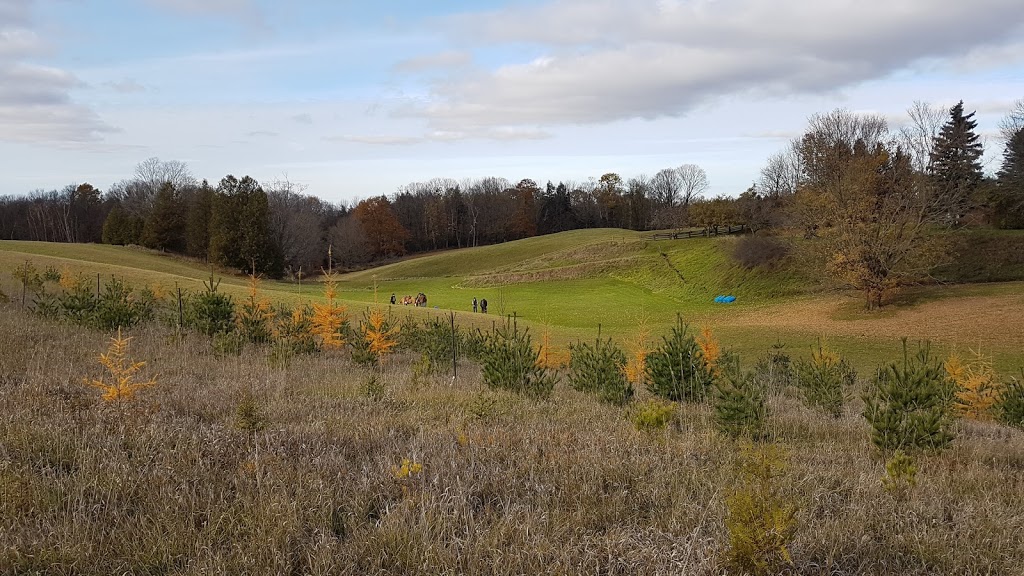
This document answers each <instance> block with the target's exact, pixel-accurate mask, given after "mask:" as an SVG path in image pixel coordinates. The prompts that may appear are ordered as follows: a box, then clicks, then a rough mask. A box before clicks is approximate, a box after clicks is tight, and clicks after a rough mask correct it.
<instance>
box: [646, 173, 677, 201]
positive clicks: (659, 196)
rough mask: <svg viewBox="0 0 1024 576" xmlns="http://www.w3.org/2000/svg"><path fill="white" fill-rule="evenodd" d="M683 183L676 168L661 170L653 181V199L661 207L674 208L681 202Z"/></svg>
mask: <svg viewBox="0 0 1024 576" xmlns="http://www.w3.org/2000/svg"><path fill="white" fill-rule="evenodd" d="M682 187H683V183H682V181H681V180H680V178H679V171H678V170H676V169H674V168H665V169H663V170H659V171H658V173H657V174H655V175H654V178H652V179H651V198H652V200H654V201H655V202H656V203H658V204H660V205H661V206H673V205H675V203H676V202H678V201H679V191H680V190H681V189H682Z"/></svg>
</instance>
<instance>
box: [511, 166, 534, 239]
mask: <svg viewBox="0 0 1024 576" xmlns="http://www.w3.org/2000/svg"><path fill="white" fill-rule="evenodd" d="M513 194H514V195H515V202H516V211H515V214H513V215H512V234H513V236H514V237H515V238H529V237H531V236H536V235H537V204H536V198H537V197H538V196H539V195H540V188H539V187H537V183H536V182H534V181H533V180H530V179H529V178H526V179H523V180H521V181H520V182H519V184H516V187H515V188H514V190H513Z"/></svg>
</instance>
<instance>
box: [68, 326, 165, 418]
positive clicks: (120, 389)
mask: <svg viewBox="0 0 1024 576" xmlns="http://www.w3.org/2000/svg"><path fill="white" fill-rule="evenodd" d="M131 340H132V339H131V338H126V337H123V336H122V335H121V329H120V328H118V329H117V336H114V337H113V338H111V339H110V345H109V346H108V348H107V353H106V354H100V358H99V360H100V364H102V365H103V367H104V368H105V369H106V371H107V372H108V375H109V378H108V377H107V376H102V377H100V378H99V379H92V380H90V379H88V378H87V379H86V380H85V382H86V384H89V385H90V386H93V387H94V388H99V389H100V390H101V391H102V392H103V399H104V400H106V401H107V402H123V401H126V400H131V399H132V397H134V396H135V393H136V392H138V391H139V390H141V389H143V388H148V387H150V386H154V385H155V384H156V378H150V379H149V380H144V381H143V380H138V379H137V376H138V373H139V371H140V370H142V368H143V367H145V365H146V363H145V362H135V361H134V360H132V359H131V357H129V356H128V348H129V346H130V345H131Z"/></svg>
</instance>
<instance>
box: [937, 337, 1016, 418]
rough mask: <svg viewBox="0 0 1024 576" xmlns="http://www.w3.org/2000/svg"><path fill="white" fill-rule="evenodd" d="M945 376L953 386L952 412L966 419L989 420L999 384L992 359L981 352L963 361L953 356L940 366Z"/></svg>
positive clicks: (997, 398) (999, 391)
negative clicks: (953, 403) (953, 400)
mask: <svg viewBox="0 0 1024 576" xmlns="http://www.w3.org/2000/svg"><path fill="white" fill-rule="evenodd" d="M943 368H945V369H946V374H948V375H949V378H950V380H952V381H953V383H954V385H955V386H956V389H955V395H956V396H955V408H956V411H957V412H958V413H959V414H960V415H961V416H964V417H966V418H971V419H973V420H988V419H990V418H992V407H993V406H995V404H996V402H998V401H999V396H1000V393H1001V392H1002V382H1000V381H999V375H998V374H996V371H995V368H993V366H992V359H991V358H988V357H986V356H985V355H984V354H982V353H981V352H975V353H974V358H973V359H972V360H970V361H965V360H964V359H963V358H961V357H960V355H959V354H956V353H953V354H951V355H950V356H949V358H947V359H946V362H945V363H944V364H943Z"/></svg>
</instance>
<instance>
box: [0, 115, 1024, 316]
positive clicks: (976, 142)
mask: <svg viewBox="0 0 1024 576" xmlns="http://www.w3.org/2000/svg"><path fill="white" fill-rule="evenodd" d="M908 116H909V118H910V122H909V123H907V124H906V125H905V126H903V127H901V128H900V129H899V130H896V131H892V130H890V129H889V127H888V125H887V124H886V121H885V119H884V118H882V117H880V116H876V115H865V114H854V113H851V112H848V111H845V110H835V111H832V112H830V113H826V114H817V115H814V116H812V117H811V118H810V120H809V122H808V126H807V129H806V130H805V133H804V134H803V135H802V136H800V137H799V138H796V139H794V140H793V141H792V142H790V143H789V144H788V145H787V147H786V148H785V149H784V150H781V151H779V152H778V153H776V154H774V155H772V156H771V157H770V158H769V159H768V161H767V163H766V165H765V166H764V167H763V169H762V170H761V174H760V176H759V178H758V179H757V181H756V182H754V183H753V184H752V185H751V186H750V187H749V188H748V189H747V190H746V191H745V192H743V193H742V194H740V195H739V196H738V197H728V196H718V197H714V198H706V197H704V194H705V193H706V191H707V189H708V179H707V175H706V173H705V172H704V170H703V169H701V168H700V167H699V166H697V165H694V164H684V165H682V166H679V167H676V168H666V169H664V170H661V171H659V172H657V173H656V174H654V175H653V176H647V175H639V176H635V177H632V178H629V179H624V178H622V177H621V176H620V175H619V174H616V173H611V172H610V173H607V174H604V175H602V176H601V177H599V178H591V179H588V180H586V181H582V182H573V181H562V182H558V183H557V184H556V183H553V182H548V183H547V184H546V185H544V186H540V185H538V184H537V183H536V182H535V181H534V180H531V179H528V178H526V179H522V180H520V181H519V182H516V183H512V182H510V181H508V180H506V179H504V178H495V177H489V178H479V179H466V180H455V179H450V178H434V179H431V180H427V181H424V182H414V183H410V184H407V185H405V186H402V187H400V188H399V189H398V190H397V191H396V192H395V193H394V194H392V195H390V196H377V197H372V198H368V199H365V200H362V201H359V202H353V203H351V204H346V203H341V204H332V203H330V202H326V201H324V200H321V199H319V198H317V197H316V196H313V195H309V194H306V190H305V189H304V187H302V186H301V185H297V184H295V183H292V182H289V181H287V180H279V181H272V182H264V183H262V184H261V183H259V182H257V181H256V180H254V179H252V178H250V177H248V176H245V177H242V178H240V179H239V178H236V177H234V176H231V175H229V176H226V177H224V178H222V179H221V180H220V181H219V182H218V183H216V184H215V185H214V184H211V183H209V182H207V181H205V180H204V181H201V182H199V181H197V180H196V179H195V178H194V177H193V176H192V174H191V172H190V170H189V168H188V166H187V165H185V164H184V163H182V162H178V161H161V160H159V159H157V158H151V159H149V160H146V161H144V162H142V163H141V164H139V165H138V166H137V167H136V169H135V172H134V174H133V175H132V176H131V177H130V178H127V179H125V180H122V181H121V182H118V183H116V184H115V185H113V186H112V187H111V188H110V190H107V191H106V192H101V191H99V190H97V189H95V188H94V187H93V186H91V185H90V184H81V185H70V186H67V187H65V188H63V189H61V190H52V191H48V192H45V191H36V192H33V193H30V194H28V195H26V196H4V197H0V237H2V238H4V239H19V240H41V241H51V242H104V243H108V244H121V245H131V244H136V245H141V246H145V247H149V248H153V249H157V250H164V251H168V252H173V253H179V254H184V255H187V256H191V257H194V258H198V259H202V260H206V261H209V262H212V263H216V264H219V265H223V266H226V267H230V268H234V269H238V270H244V271H247V272H251V271H255V272H257V273H261V274H265V275H268V276H271V277H280V276H282V275H285V274H290V275H298V274H309V273H312V272H316V271H318V270H320V269H321V268H322V267H325V266H326V265H327V264H328V263H327V262H326V260H325V255H326V254H327V246H328V245H330V246H333V250H332V254H333V258H334V260H333V265H335V266H339V267H342V268H354V267H359V266H364V265H368V264H370V263H373V262H379V261H383V260H387V259H391V258H395V257H399V256H402V255H404V254H407V253H415V252H424V251H430V250H440V249H447V248H463V247H471V246H481V245H486V244H493V243H499V242H506V241H510V240H517V239H520V238H526V237H530V236H536V235H542V234H551V233H555V232H562V231H566V230H573V229H579V228H596V227H614V228H626V229H632V230H652V229H666V228H680V227H684V226H695V227H699V228H704V229H706V230H709V231H711V230H715V229H717V228H719V227H723V226H730V225H737V224H744V225H747V226H748V227H750V228H751V229H752V230H754V231H755V232H760V231H766V230H795V231H798V232H799V233H801V234H802V235H804V236H805V237H807V238H810V239H816V240H818V242H817V245H818V246H819V247H821V253H822V254H821V255H822V257H823V258H824V259H825V262H824V263H823V266H824V267H825V268H826V269H827V270H828V271H829V272H831V273H832V275H833V276H834V277H836V278H839V279H841V280H842V281H843V282H844V283H846V284H848V285H849V286H851V287H855V288H858V289H863V290H865V291H866V293H870V296H869V299H872V298H873V299H875V300H876V301H878V300H880V298H881V294H883V293H884V292H885V291H887V290H889V289H890V288H892V287H894V286H896V285H899V284H900V283H902V282H906V281H907V280H908V279H909V278H912V277H914V276H915V275H919V272H920V269H922V268H923V267H926V266H928V265H930V264H933V263H934V261H935V260H936V258H937V256H936V255H935V253H936V252H941V250H940V249H939V248H937V244H936V243H935V242H934V237H935V234H934V232H935V231H936V230H937V229H942V228H949V227H955V226H964V225H991V226H997V227H1003V228H1022V227H1024V100H1021V101H1019V102H1017V103H1016V105H1015V106H1014V108H1013V109H1012V110H1011V111H1010V113H1009V114H1008V115H1007V116H1006V118H1005V119H1004V121H1003V122H1002V124H1001V132H1002V138H1001V140H1002V141H1003V144H1004V151H1003V158H1002V162H1001V166H1000V168H999V170H998V172H997V173H996V174H995V175H994V176H986V175H985V174H984V172H983V170H982V166H981V157H982V153H983V148H982V143H981V141H980V138H979V136H978V134H977V131H976V128H977V124H976V122H975V120H974V118H973V117H974V113H966V112H965V110H964V106H963V103H962V102H961V103H958V104H957V105H956V106H953V107H952V108H951V109H949V110H945V109H941V108H937V107H935V106H931V105H928V104H926V103H921V102H916V103H915V104H914V105H913V106H912V107H911V108H910V110H908Z"/></svg>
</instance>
